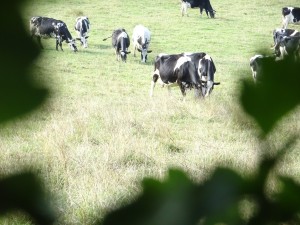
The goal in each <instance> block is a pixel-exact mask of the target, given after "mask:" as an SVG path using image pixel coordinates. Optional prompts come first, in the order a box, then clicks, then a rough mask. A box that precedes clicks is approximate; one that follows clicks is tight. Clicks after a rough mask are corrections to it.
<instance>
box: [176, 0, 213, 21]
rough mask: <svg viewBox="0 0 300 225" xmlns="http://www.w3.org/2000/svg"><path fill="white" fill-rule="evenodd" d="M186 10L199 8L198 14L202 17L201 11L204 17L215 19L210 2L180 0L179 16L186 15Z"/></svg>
mask: <svg viewBox="0 0 300 225" xmlns="http://www.w3.org/2000/svg"><path fill="white" fill-rule="evenodd" d="M188 8H200V14H201V16H202V12H203V9H204V10H205V12H206V15H207V16H208V14H209V16H210V17H211V18H215V13H216V11H215V10H214V9H213V8H212V6H211V4H210V0H181V15H182V16H183V15H184V14H186V15H188V14H187V9H188Z"/></svg>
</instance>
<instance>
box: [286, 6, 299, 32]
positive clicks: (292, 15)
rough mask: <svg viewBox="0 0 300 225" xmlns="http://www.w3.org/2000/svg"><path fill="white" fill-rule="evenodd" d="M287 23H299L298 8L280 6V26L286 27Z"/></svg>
mask: <svg viewBox="0 0 300 225" xmlns="http://www.w3.org/2000/svg"><path fill="white" fill-rule="evenodd" d="M289 23H294V24H297V23H300V8H298V7H284V8H282V28H284V29H286V28H287V26H288V24H289Z"/></svg>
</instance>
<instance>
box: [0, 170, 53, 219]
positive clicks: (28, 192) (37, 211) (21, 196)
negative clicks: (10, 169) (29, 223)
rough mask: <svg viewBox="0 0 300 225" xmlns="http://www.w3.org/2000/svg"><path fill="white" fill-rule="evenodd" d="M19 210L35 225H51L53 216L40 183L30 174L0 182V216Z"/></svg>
mask: <svg viewBox="0 0 300 225" xmlns="http://www.w3.org/2000/svg"><path fill="white" fill-rule="evenodd" d="M12 210H21V211H23V212H25V213H27V214H29V215H30V216H31V217H32V219H33V221H35V222H36V223H37V224H41V225H47V224H53V223H54V218H55V215H54V213H53V211H52V209H51V207H50V205H49V203H47V201H46V196H45V193H44V190H43V187H42V184H41V181H40V180H39V179H38V178H37V177H36V176H35V175H33V174H32V173H21V174H16V175H12V176H10V177H7V178H4V179H2V180H0V214H3V213H6V212H9V211H12Z"/></svg>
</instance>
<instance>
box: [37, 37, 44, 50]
mask: <svg viewBox="0 0 300 225" xmlns="http://www.w3.org/2000/svg"><path fill="white" fill-rule="evenodd" d="M36 38H37V42H38V45H39V46H40V47H41V49H44V47H43V45H42V41H41V37H36Z"/></svg>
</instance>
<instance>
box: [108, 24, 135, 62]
mask: <svg viewBox="0 0 300 225" xmlns="http://www.w3.org/2000/svg"><path fill="white" fill-rule="evenodd" d="M110 37H111V38H112V46H113V47H114V49H115V52H116V56H117V60H118V61H119V60H120V58H121V59H122V61H123V62H126V59H127V54H129V53H130V51H128V47H129V45H130V39H129V36H128V34H127V33H126V30H125V29H124V28H119V29H116V30H114V31H113V33H112V35H111V36H109V37H107V38H104V39H103V41H105V40H107V39H108V38H110Z"/></svg>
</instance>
